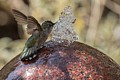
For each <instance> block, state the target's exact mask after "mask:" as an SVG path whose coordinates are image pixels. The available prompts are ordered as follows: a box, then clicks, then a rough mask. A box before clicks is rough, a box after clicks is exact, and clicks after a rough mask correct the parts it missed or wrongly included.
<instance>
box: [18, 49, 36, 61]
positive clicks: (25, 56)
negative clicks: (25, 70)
mask: <svg viewBox="0 0 120 80" xmlns="http://www.w3.org/2000/svg"><path fill="white" fill-rule="evenodd" d="M35 57H37V48H36V47H31V48H27V49H25V50H24V51H23V52H22V54H21V57H20V60H21V61H30V60H32V59H34V58H35Z"/></svg>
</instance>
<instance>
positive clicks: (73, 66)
mask: <svg viewBox="0 0 120 80" xmlns="http://www.w3.org/2000/svg"><path fill="white" fill-rule="evenodd" d="M45 45H46V46H45V47H43V48H42V49H40V50H39V51H38V53H39V56H38V58H36V60H34V61H30V62H21V61H19V60H18V57H19V56H17V57H16V58H15V59H13V60H12V61H11V62H9V63H8V64H7V65H6V66H5V67H4V68H3V69H2V70H1V71H0V80H5V79H7V80H120V66H119V65H118V64H116V63H115V62H114V61H113V60H112V59H111V58H110V57H108V56H107V55H105V54H104V53H102V52H100V51H98V50H96V49H95V48H92V47H90V46H88V45H85V44H83V43H79V42H74V43H71V44H70V45H69V46H67V44H66V43H56V42H53V41H49V42H46V44H45Z"/></svg>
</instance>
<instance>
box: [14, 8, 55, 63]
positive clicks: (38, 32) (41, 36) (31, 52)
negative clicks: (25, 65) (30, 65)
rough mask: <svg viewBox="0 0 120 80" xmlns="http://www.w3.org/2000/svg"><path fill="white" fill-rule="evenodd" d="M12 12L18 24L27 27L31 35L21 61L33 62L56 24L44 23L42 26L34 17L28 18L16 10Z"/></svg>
mask: <svg viewBox="0 0 120 80" xmlns="http://www.w3.org/2000/svg"><path fill="white" fill-rule="evenodd" d="M12 11H13V15H14V17H15V20H16V21H17V22H18V24H21V25H27V29H26V30H27V33H28V34H30V35H31V36H30V37H29V38H28V40H27V41H26V43H25V46H24V48H23V51H22V52H21V56H20V60H21V61H28V60H32V59H34V58H35V57H36V56H37V50H38V49H40V48H42V47H43V45H44V43H45V41H46V40H47V38H48V35H49V34H50V32H51V31H52V28H53V26H54V23H53V22H51V21H44V22H43V23H42V25H40V24H39V22H38V21H37V20H36V19H35V18H34V17H32V16H26V15H24V14H23V13H21V12H20V11H18V10H15V9H13V10H12Z"/></svg>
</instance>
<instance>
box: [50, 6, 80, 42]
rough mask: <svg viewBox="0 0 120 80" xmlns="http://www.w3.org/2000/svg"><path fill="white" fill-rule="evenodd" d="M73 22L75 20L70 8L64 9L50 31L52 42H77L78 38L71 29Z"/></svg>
mask: <svg viewBox="0 0 120 80" xmlns="http://www.w3.org/2000/svg"><path fill="white" fill-rule="evenodd" d="M75 20H76V19H75V16H74V15H73V13H72V9H71V7H70V6H68V7H66V8H65V9H64V10H63V12H62V13H61V15H60V17H59V20H58V21H57V22H56V24H55V25H54V28H53V31H52V40H53V41H57V42H59V43H62V42H64V40H65V41H66V40H67V41H68V43H71V42H74V41H77V40H78V36H77V34H76V33H75V32H74V29H73V25H74V23H75Z"/></svg>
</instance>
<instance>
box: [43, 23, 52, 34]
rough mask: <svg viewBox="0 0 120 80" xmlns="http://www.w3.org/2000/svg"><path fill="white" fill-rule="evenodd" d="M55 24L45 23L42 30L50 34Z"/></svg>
mask: <svg viewBox="0 0 120 80" xmlns="http://www.w3.org/2000/svg"><path fill="white" fill-rule="evenodd" d="M53 25H54V23H53V22H51V21H45V22H43V23H42V28H43V29H44V31H45V32H46V33H47V32H48V34H49V33H50V32H51V30H52V28H53Z"/></svg>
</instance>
